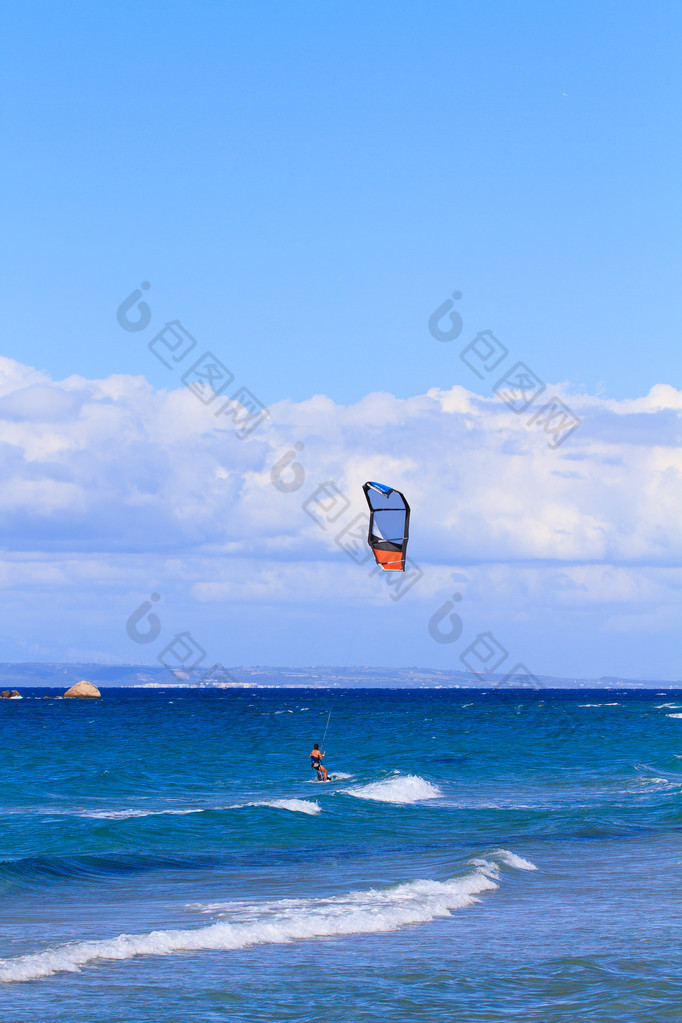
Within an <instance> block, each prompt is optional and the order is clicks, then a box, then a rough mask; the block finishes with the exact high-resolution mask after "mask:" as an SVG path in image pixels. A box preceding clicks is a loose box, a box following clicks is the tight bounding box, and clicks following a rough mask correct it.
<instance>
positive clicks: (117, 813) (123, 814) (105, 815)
mask: <svg viewBox="0 0 682 1023" xmlns="http://www.w3.org/2000/svg"><path fill="white" fill-rule="evenodd" d="M203 812H204V811H203V809H202V808H198V809H195V810H89V811H83V812H82V813H79V814H78V816H79V817H88V818H94V819H95V820H111V821H126V820H130V819H131V818H133V817H160V816H161V815H162V814H174V815H175V814H179V815H184V814H186V813H203Z"/></svg>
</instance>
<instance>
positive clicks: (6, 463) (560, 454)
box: [0, 359, 682, 646]
mask: <svg viewBox="0 0 682 1023" xmlns="http://www.w3.org/2000/svg"><path fill="white" fill-rule="evenodd" d="M559 393H561V392H559ZM563 400H564V401H566V403H567V404H568V405H569V406H570V407H571V408H572V409H573V411H574V412H575V413H576V414H577V415H578V416H580V417H581V419H582V424H581V425H580V427H579V428H578V429H577V430H576V431H575V433H573V434H572V435H571V436H570V437H569V438H568V439H567V440H566V442H565V443H564V444H563V445H562V446H560V447H559V448H557V449H556V450H554V449H552V448H551V447H550V446H549V444H548V437H547V436H546V435H545V434H544V433H543V432H542V430H541V429H538V428H537V427H534V426H528V425H527V424H528V421H529V419H530V416H531V413H530V412H529V413H527V414H525V415H521V416H518V415H516V414H514V413H513V412H512V411H511V410H510V409H508V408H507V407H506V406H505V405H504V404H502V403H501V402H500V401H499V400H497V399H496V398H481V397H480V396H478V395H476V394H473V393H472V392H469V391H467V390H466V389H465V388H463V387H461V386H456V387H453V388H452V389H451V390H449V391H440V390H437V389H433V390H431V391H429V393H428V394H425V395H418V396H415V397H412V398H408V399H399V398H396V397H394V396H393V395H390V394H370V395H367V396H366V397H365V398H363V399H362V400H361V401H359V402H357V403H356V404H355V405H351V406H342V405H337V404H336V403H334V402H333V401H332V400H331V399H329V398H328V397H325V396H324V395H317V396H315V397H312V398H310V399H309V400H307V401H304V402H300V403H297V404H295V403H291V402H288V401H284V402H280V403H278V404H277V405H275V406H273V407H272V408H271V410H270V417H269V420H268V421H266V423H265V424H264V425H263V426H262V427H260V428H259V429H258V431H257V432H255V433H254V434H253V436H252V437H250V438H247V439H245V440H240V439H239V438H238V437H237V436H236V435H235V432H234V429H233V428H232V424H231V423H229V421H227V420H225V419H223V420H222V422H221V420H219V419H217V418H216V417H215V415H214V414H213V412H212V409H211V408H207V407H205V406H204V405H202V404H201V403H200V402H199V401H198V400H197V398H196V397H195V396H194V395H192V394H191V393H190V392H189V391H188V390H182V389H181V390H175V391H170V392H166V391H155V390H154V389H153V388H152V387H151V386H150V385H149V384H148V383H147V382H146V381H145V380H144V379H143V378H141V377H128V376H115V377H111V378H108V379H107V380H85V379H83V378H79V377H72V378H69V379H67V380H65V381H50V380H49V379H47V378H46V377H45V375H44V374H39V373H36V372H35V371H34V370H32V369H30V368H29V367H25V366H21V365H19V364H17V363H14V362H12V360H9V359H0V471H1V473H2V479H3V485H2V488H0V525H1V526H2V530H3V536H4V546H5V550H6V551H10V552H12V551H13V552H14V553H13V554H9V555H7V556H6V558H5V559H4V560H3V562H2V563H1V564H0V589H3V590H5V591H6V590H7V588H8V587H12V586H13V587H15V588H19V589H25V588H29V589H30V588H31V587H34V588H36V590H37V591H40V592H42V593H46V592H48V591H51V592H52V593H53V594H55V595H58V594H59V593H63V592H67V591H72V592H74V593H75V592H76V591H77V590H80V591H82V592H83V594H84V598H83V599H86V598H85V594H86V593H87V592H91V590H92V587H93V586H97V585H99V586H101V587H110V588H112V590H115V591H116V592H118V593H120V594H123V593H125V595H126V596H125V601H126V602H127V603H126V606H128V604H131V602H132V604H133V605H134V602H135V601H136V600H137V599H138V598H137V597H136V596H135V594H136V593H141V594H142V596H144V595H146V593H147V592H148V591H149V590H150V589H151V588H154V587H155V586H157V585H159V580H161V582H164V581H165V583H166V584H167V585H168V586H169V587H170V586H177V585H182V586H184V587H185V590H186V592H187V594H188V595H189V598H190V599H191V600H193V601H194V602H195V603H196V604H198V605H201V606H203V607H207V606H209V605H211V604H220V603H229V602H230V601H233V602H235V601H237V602H242V603H246V604H248V603H253V604H258V603H259V602H268V603H269V604H275V605H283V604H287V603H289V604H292V605H296V604H298V605H300V606H303V605H308V606H311V605H320V606H321V605H325V604H326V605H329V606H338V607H346V608H349V607H350V608H356V609H357V608H362V607H372V606H376V605H377V604H378V603H381V602H384V603H386V601H387V599H388V596H387V592H388V591H387V589H386V587H385V586H384V585H383V582H382V580H381V579H378V578H377V577H371V578H370V575H369V573H370V572H371V570H372V566H371V564H370V563H369V562H368V563H366V564H364V565H362V566H361V567H358V566H357V565H356V564H354V563H353V561H352V560H351V559H350V558H349V557H348V556H347V555H346V554H344V553H343V552H342V551H341V550H340V549H339V546H338V545H337V543H336V541H335V537H336V536H337V534H338V533H339V532H340V531H341V530H342V529H343V528H344V527H345V526H346V525H347V524H348V523H349V522H350V521H351V520H352V519H353V517H354V516H356V515H362V516H364V515H365V514H366V508H365V503H364V498H363V495H362V491H361V485H362V483H363V482H364V481H365V480H367V479H378V480H380V481H382V482H387V483H390V484H391V485H393V486H395V487H397V488H399V489H401V490H403V491H404V492H405V493H406V495H407V496H408V499H409V501H410V503H411V506H412V523H411V534H412V535H411V541H410V551H409V553H410V554H411V556H412V557H413V558H414V560H415V561H416V562H417V563H418V564H419V566H420V567H421V568H422V570H423V572H424V576H423V578H422V579H420V581H419V583H418V584H417V585H416V586H415V587H414V589H413V590H412V591H411V592H410V594H409V595H408V597H406V601H405V603H406V604H413V605H415V604H420V605H424V607H427V608H430V607H432V606H433V604H434V601H436V602H437V601H441V600H442V599H444V597H446V596H447V595H448V594H449V593H452V592H453V591H454V590H455V589H459V591H460V592H462V593H463V594H465V597H466V601H467V606H469V607H473V606H477V607H479V609H487V613H489V614H490V616H491V617H492V618H493V619H494V618H495V616H496V615H502V614H504V615H505V617H506V620H507V621H516V622H523V621H525V620H528V618H529V616H530V617H531V618H532V616H533V614H534V613H540V611H541V612H542V614H551V613H556V615H557V616H561V615H562V614H563V615H566V614H574V613H577V612H578V611H579V610H580V609H583V610H588V609H592V611H593V612H595V613H599V614H600V615H601V616H602V624H603V627H604V628H605V629H611V630H612V631H614V632H616V631H618V630H619V629H623V628H626V625H627V622H628V621H629V620H630V619H629V617H628V616H634V618H635V619H637V620H639V621H640V622H643V621H644V617H643V616H648V619H647V620H648V621H650V622H651V623H652V628H654V626H655V627H656V628H660V623H661V622H662V621H663V622H665V621H668V620H669V615H670V614H671V613H675V614H676V613H677V611H678V610H679V594H680V584H681V581H682V577H681V574H680V569H679V565H680V563H681V559H682V526H681V525H680V508H681V507H682V447H681V445H680V439H681V436H682V392H680V391H677V390H675V389H674V388H673V387H670V386H669V385H663V384H662V385H658V386H657V387H654V388H653V389H652V390H651V392H650V393H649V395H647V396H645V397H643V398H640V399H637V400H635V401H623V402H615V401H613V400H611V399H601V398H597V397H594V396H589V395H587V396H577V397H576V396H566V395H563ZM223 424H224V425H223ZM297 444H298V445H302V447H299V448H296V447H295V445H297ZM287 453H289V454H290V456H291V459H295V461H296V462H297V463H298V465H299V466H300V467H301V468H300V469H299V473H300V479H301V480H302V483H301V485H300V487H298V489H295V490H291V491H289V492H281V491H280V490H278V489H276V488H275V487H274V486H273V485H272V481H271V471H272V469H273V466H275V465H276V464H277V463H278V462H279V461H280V460H281V459H282V457H283V456H287ZM291 478H292V476H291V467H290V466H289V468H288V469H287V470H285V472H284V475H283V479H284V480H285V481H286V480H289V479H291ZM323 484H328V485H330V484H333V485H334V487H335V488H336V497H335V498H334V495H333V494H332V493H331V491H330V490H329V489H328V490H327V492H326V497H325V498H324V499H325V500H326V502H327V503H326V504H324V505H320V504H317V505H316V503H315V495H316V493H318V495H319V491H318V488H320V487H321V486H322V485H323ZM323 497H324V495H323ZM334 500H335V501H336V503H334ZM306 509H307V511H308V513H309V514H306ZM325 509H326V510H325ZM311 516H312V517H311ZM315 517H317V520H318V521H317V522H316V521H315ZM325 519H326V521H325ZM323 527H324V528H323ZM365 528H366V527H365V526H364V520H363V524H362V525H361V532H362V530H363V529H365ZM361 546H362V545H361ZM23 552H25V553H23ZM552 609H554V611H552ZM595 609H596V610H595ZM670 609H673V611H671V610H670ZM557 621H558V618H557ZM624 623H625V624H624ZM101 642H102V641H101V639H100V640H98V646H101Z"/></svg>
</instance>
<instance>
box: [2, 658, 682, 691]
mask: <svg viewBox="0 0 682 1023" xmlns="http://www.w3.org/2000/svg"><path fill="white" fill-rule="evenodd" d="M80 679H87V680H88V681H89V682H93V683H94V684H95V685H96V686H97V687H98V688H100V689H101V688H105V689H106V688H107V687H131V688H154V689H165V688H183V689H187V688H195V689H214V688H219V689H232V688H235V689H236V688H239V689H241V688H267V689H271V688H290V689H301V688H306V689H307V688H311V687H312V688H319V689H327V688H329V689H482V688H483V689H495V688H500V687H502V686H504V687H505V688H521V689H526V688H528V689H533V688H540V689H633V690H636V689H642V690H649V689H661V688H663V689H680V688H682V681H681V680H679V679H678V680H675V681H671V680H663V679H631V678H622V677H619V676H601V677H599V678H577V679H576V678H561V677H558V676H553V675H537V676H535V677H534V678H533V677H531V676H527V677H520V678H519V679H518V681H517V680H515V684H514V685H510V683H509V682H508V681H507V682H505V676H504V675H502V674H499V675H498V674H490V675H485V676H484V675H476V674H474V673H473V672H469V671H456V670H451V671H449V670H447V669H438V668H433V669H431V668H376V667H368V666H362V667H355V668H339V667H333V666H328V665H322V666H308V667H293V668H286V667H284V668H283V667H267V666H262V665H257V666H254V667H244V666H239V667H234V668H229V669H224V668H220V669H219V670H216V671H215V673H213V674H212V671H211V670H209V671H207V669H206V668H205V667H203V666H199V667H197V668H191V669H186V670H185V669H183V668H182V667H177V668H173V669H169V668H166V667H163V666H161V665H150V664H88V663H82V662H81V663H66V662H63V663H52V662H39V661H28V662H17V663H0V688H3V689H20V688H21V686H28V687H31V688H33V687H38V686H44V687H46V688H55V687H62V688H64V689H67V688H68V687H69V686H71V685H73V684H74V683H75V682H78V681H79V680H80Z"/></svg>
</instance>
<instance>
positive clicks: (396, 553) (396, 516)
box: [362, 483, 410, 572]
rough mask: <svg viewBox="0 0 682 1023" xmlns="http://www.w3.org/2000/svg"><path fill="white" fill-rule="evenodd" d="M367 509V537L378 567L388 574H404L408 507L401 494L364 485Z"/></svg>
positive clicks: (408, 522)
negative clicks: (389, 572) (388, 572)
mask: <svg viewBox="0 0 682 1023" xmlns="http://www.w3.org/2000/svg"><path fill="white" fill-rule="evenodd" d="M362 489H363V490H364V492H365V497H366V498H367V504H368V505H369V536H368V537H367V542H368V543H369V545H370V547H371V548H372V550H373V551H374V557H375V558H376V562H377V565H381V567H382V568H383V569H385V570H387V571H394V572H404V571H405V554H406V551H407V537H408V534H409V525H410V506H409V504H408V503H407V501H406V500H405V497H404V496H403V494H401V493H400V491H399V490H394V489H393V487H387V486H386V485H385V484H384V483H365V485H364V486H363V488H362Z"/></svg>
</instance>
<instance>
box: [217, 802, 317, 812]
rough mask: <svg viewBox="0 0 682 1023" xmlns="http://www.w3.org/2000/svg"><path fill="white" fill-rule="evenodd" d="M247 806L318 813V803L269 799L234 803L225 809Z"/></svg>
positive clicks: (238, 808) (240, 808) (237, 808)
mask: <svg viewBox="0 0 682 1023" xmlns="http://www.w3.org/2000/svg"><path fill="white" fill-rule="evenodd" d="M247 806H271V807H274V809H276V810H291V812H292V813H308V814H316V813H319V812H320V806H319V804H318V803H313V801H312V800H310V799H269V800H262V801H261V802H258V803H234V804H233V805H232V806H228V807H226V809H228V810H243V809H244V808H245V807H247Z"/></svg>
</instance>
